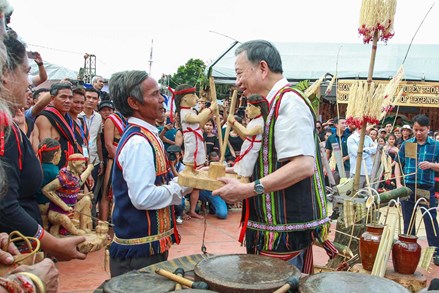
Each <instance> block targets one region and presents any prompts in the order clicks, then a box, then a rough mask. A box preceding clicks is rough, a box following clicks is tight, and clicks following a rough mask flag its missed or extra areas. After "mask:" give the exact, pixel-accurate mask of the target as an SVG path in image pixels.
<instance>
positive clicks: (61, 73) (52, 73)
mask: <svg viewBox="0 0 439 293" xmlns="http://www.w3.org/2000/svg"><path fill="white" fill-rule="evenodd" d="M29 65H30V67H31V69H30V72H29V75H31V76H33V75H38V65H37V64H36V63H35V62H34V61H33V60H29ZM44 68H45V69H46V72H47V80H62V79H64V78H70V79H77V78H78V72H77V71H74V70H71V69H68V68H65V67H62V66H59V65H56V64H53V63H50V62H47V61H44Z"/></svg>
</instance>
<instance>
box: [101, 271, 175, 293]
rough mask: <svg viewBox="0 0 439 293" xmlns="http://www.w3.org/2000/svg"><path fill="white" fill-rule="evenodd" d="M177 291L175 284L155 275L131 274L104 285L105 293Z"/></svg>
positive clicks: (113, 279)
mask: <svg viewBox="0 0 439 293" xmlns="http://www.w3.org/2000/svg"><path fill="white" fill-rule="evenodd" d="M174 289H175V282H173V281H170V280H168V279H167V278H165V277H162V276H160V275H157V274H155V273H141V272H137V271H133V272H129V273H126V274H123V275H120V276H117V277H114V278H112V279H111V280H109V281H108V282H107V283H105V285H104V292H107V293H126V292H145V293H146V292H150V293H153V292H154V293H157V292H169V291H173V290H174Z"/></svg>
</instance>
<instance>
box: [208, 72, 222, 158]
mask: <svg viewBox="0 0 439 293" xmlns="http://www.w3.org/2000/svg"><path fill="white" fill-rule="evenodd" d="M209 86H210V98H211V99H212V102H217V99H216V89H215V80H214V79H213V76H211V77H210V78H209ZM215 120H216V121H215V122H216V128H217V131H218V140H219V145H220V153H222V151H223V148H224V145H223V133H222V128H221V119H220V116H219V109H218V107H217V108H216V111H215Z"/></svg>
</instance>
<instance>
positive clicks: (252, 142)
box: [227, 94, 268, 177]
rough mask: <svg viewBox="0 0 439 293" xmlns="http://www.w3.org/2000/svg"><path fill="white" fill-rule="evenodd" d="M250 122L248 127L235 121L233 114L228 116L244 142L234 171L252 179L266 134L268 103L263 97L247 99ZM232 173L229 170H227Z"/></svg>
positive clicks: (247, 113) (254, 96)
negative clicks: (263, 135)
mask: <svg viewBox="0 0 439 293" xmlns="http://www.w3.org/2000/svg"><path fill="white" fill-rule="evenodd" d="M245 113H246V115H247V117H248V118H249V119H250V122H249V123H248V124H247V127H245V126H244V125H242V124H241V123H239V122H237V121H236V120H235V116H234V115H233V113H230V114H229V116H228V119H227V120H228V121H229V122H230V123H231V125H232V128H233V130H235V131H236V132H237V133H238V134H239V136H240V137H241V138H242V139H243V140H244V143H243V144H242V146H241V152H240V154H239V156H238V157H237V158H236V159H235V164H234V166H233V171H234V172H235V173H237V174H238V176H240V177H250V176H251V175H252V173H253V169H254V167H255V163H256V160H257V158H258V155H259V150H260V149H261V142H262V134H263V133H264V121H265V118H266V117H267V115H268V102H267V100H266V99H265V98H264V97H262V96H261V95H256V94H255V95H251V96H250V97H248V99H247V108H246V110H245ZM227 171H228V172H229V171H230V170H229V169H228V170H227Z"/></svg>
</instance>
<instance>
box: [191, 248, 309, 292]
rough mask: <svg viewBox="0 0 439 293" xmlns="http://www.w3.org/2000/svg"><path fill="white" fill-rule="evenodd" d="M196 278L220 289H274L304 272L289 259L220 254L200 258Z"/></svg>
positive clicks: (224, 290) (214, 288) (222, 290)
mask: <svg viewBox="0 0 439 293" xmlns="http://www.w3.org/2000/svg"><path fill="white" fill-rule="evenodd" d="M194 273H195V280H196V281H204V282H206V283H207V284H208V285H209V289H210V290H214V291H218V292H227V293H235V292H246V291H249V292H273V291H275V290H276V289H278V288H280V287H282V286H283V285H284V284H285V283H286V280H287V279H288V278H289V277H292V276H295V277H297V279H299V278H300V275H301V273H300V271H299V270H298V269H297V268H296V267H294V266H292V265H290V264H288V263H287V262H285V261H283V260H280V259H275V258H271V257H268V256H261V255H254V254H228V255H217V256H213V257H210V258H207V259H204V260H202V261H200V262H199V263H198V264H197V265H196V266H195V269H194Z"/></svg>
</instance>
